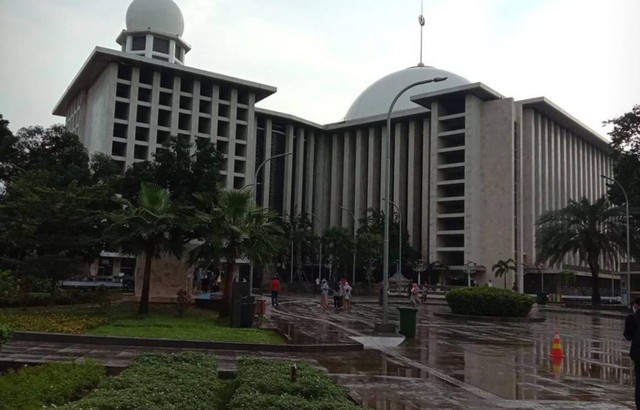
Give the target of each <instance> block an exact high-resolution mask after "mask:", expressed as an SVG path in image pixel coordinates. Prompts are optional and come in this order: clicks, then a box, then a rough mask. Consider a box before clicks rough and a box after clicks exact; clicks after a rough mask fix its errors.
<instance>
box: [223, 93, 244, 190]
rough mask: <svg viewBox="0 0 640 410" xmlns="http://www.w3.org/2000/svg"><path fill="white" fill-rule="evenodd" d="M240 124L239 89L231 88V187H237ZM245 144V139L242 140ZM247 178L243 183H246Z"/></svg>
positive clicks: (228, 169) (229, 177) (228, 175)
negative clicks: (238, 132) (237, 132)
mask: <svg viewBox="0 0 640 410" xmlns="http://www.w3.org/2000/svg"><path fill="white" fill-rule="evenodd" d="M237 124H238V89H237V88H232V89H231V101H229V161H228V162H227V166H228V168H227V186H228V187H229V188H234V187H235V176H236V175H235V174H236V172H235V171H236V167H235V163H236V144H238V139H237V135H236V126H237ZM240 143H241V144H244V143H245V141H241V142H240ZM243 176H244V175H243ZM246 183H247V181H246V179H245V180H244V182H243V184H242V185H244V184H246Z"/></svg>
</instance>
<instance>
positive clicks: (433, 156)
mask: <svg viewBox="0 0 640 410" xmlns="http://www.w3.org/2000/svg"><path fill="white" fill-rule="evenodd" d="M439 116H440V104H439V103H438V102H437V101H434V102H432V103H431V121H430V123H429V124H426V125H427V126H428V129H429V141H430V144H429V146H430V149H429V155H428V162H427V163H426V164H425V163H424V162H423V164H422V165H423V167H424V166H425V165H426V166H427V167H428V169H430V170H431V172H430V175H429V196H428V200H427V203H428V204H429V215H428V217H429V229H428V230H427V232H429V240H428V241H427V242H428V243H429V244H430V245H429V260H431V261H436V260H442V258H439V257H438V256H439V255H438V253H437V247H438V237H437V233H438V185H437V184H438V177H439V175H438V174H439V172H438V137H439V132H438V122H439V121H438V118H439ZM426 158H427V157H425V159H426ZM466 222H467V221H465V225H466Z"/></svg>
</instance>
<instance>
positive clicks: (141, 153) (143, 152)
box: [133, 145, 149, 159]
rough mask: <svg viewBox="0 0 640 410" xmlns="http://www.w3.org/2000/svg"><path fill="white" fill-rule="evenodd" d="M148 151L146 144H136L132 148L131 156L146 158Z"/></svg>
mask: <svg viewBox="0 0 640 410" xmlns="http://www.w3.org/2000/svg"><path fill="white" fill-rule="evenodd" d="M148 152H149V147H147V146H146V145H136V146H135V147H134V148H133V158H134V159H147V153H148Z"/></svg>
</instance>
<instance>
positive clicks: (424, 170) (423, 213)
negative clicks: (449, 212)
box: [418, 113, 436, 261]
mask: <svg viewBox="0 0 640 410" xmlns="http://www.w3.org/2000/svg"><path fill="white" fill-rule="evenodd" d="M431 115H432V114H431V113H427V114H426V115H425V117H424V119H423V120H422V123H421V130H422V131H421V133H420V134H419V138H420V144H419V145H420V151H421V160H420V172H421V175H420V176H421V177H422V178H421V179H420V181H419V183H420V198H419V203H420V205H419V207H418V209H420V256H421V257H422V258H424V259H429V258H430V254H429V252H430V246H429V223H430V219H429V216H430V211H431V202H433V201H431V199H430V197H429V195H430V194H431V192H430V191H431V175H433V174H435V172H436V171H435V170H433V169H432V166H433V165H432V164H431V139H432V136H431V121H430V118H432V117H431ZM432 260H434V259H432ZM434 261H435V260H434Z"/></svg>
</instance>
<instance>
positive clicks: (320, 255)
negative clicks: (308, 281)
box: [309, 212, 323, 280]
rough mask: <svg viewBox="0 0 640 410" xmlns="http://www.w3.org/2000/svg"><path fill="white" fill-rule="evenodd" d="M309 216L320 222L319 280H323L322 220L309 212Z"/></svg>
mask: <svg viewBox="0 0 640 410" xmlns="http://www.w3.org/2000/svg"><path fill="white" fill-rule="evenodd" d="M309 215H311V216H312V217H313V218H316V219H317V220H318V231H319V232H320V246H319V248H320V250H319V252H318V280H321V279H322V226H323V224H322V219H320V218H319V217H318V216H317V215H315V214H314V213H313V212H309Z"/></svg>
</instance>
